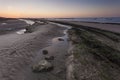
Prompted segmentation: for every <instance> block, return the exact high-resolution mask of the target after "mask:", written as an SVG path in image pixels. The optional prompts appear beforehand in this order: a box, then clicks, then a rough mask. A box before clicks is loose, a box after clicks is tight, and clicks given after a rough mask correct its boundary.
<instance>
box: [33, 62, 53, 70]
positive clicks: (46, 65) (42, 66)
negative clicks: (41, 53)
mask: <svg viewBox="0 0 120 80" xmlns="http://www.w3.org/2000/svg"><path fill="white" fill-rule="evenodd" d="M52 69H53V65H52V64H51V63H50V62H48V61H47V60H41V61H40V62H38V63H37V64H35V65H33V66H32V70H33V72H46V71H51V70H52Z"/></svg>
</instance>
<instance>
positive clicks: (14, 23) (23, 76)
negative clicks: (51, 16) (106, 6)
mask: <svg viewBox="0 0 120 80" xmlns="http://www.w3.org/2000/svg"><path fill="white" fill-rule="evenodd" d="M26 21H27V22H26ZM39 21H41V20H39V19H37V21H36V20H34V19H22V20H21V19H16V20H11V19H10V20H7V21H3V22H2V23H0V30H2V31H3V32H1V33H0V80H70V79H71V80H80V79H85V80H89V79H92V80H95V79H93V77H89V78H88V76H93V75H95V78H96V79H97V80H101V77H99V76H98V74H97V73H99V70H98V69H100V68H101V67H103V66H101V64H102V62H101V61H103V64H108V63H107V62H104V61H106V60H104V59H101V58H100V60H98V59H97V62H99V63H100V64H98V63H97V62H95V60H96V59H95V58H93V56H92V55H91V54H88V56H86V55H81V54H80V56H81V57H80V60H81V61H79V58H78V60H77V58H75V56H76V55H74V54H75V52H74V50H73V49H74V46H76V43H80V42H81V39H83V37H85V40H86V39H87V40H90V39H89V38H87V37H86V35H88V34H86V35H81V36H82V37H81V36H79V35H78V36H77V37H76V34H75V33H74V29H73V32H71V28H79V30H80V31H81V32H82V30H83V33H84V31H88V32H89V33H90V34H91V35H92V36H94V37H95V39H96V38H97V40H99V41H101V42H102V43H103V44H105V45H107V46H110V47H111V48H109V49H115V53H116V54H118V53H119V51H120V45H119V44H120V42H119V40H120V36H119V32H120V27H119V25H117V24H116V25H112V24H100V23H87V22H86V23H85V22H75V21H72V22H71V21H57V22H56V21H51V20H46V21H43V23H42V22H39ZM26 26H27V27H26ZM88 26H89V27H88ZM106 26H107V27H106ZM31 27H32V28H31ZM29 28H30V31H27V30H29ZM94 28H95V29H94ZM75 30H76V29H75ZM85 33H86V32H85ZM74 34H75V35H74ZM79 37H81V39H79ZM74 42H75V44H73V43H74ZM71 43H72V44H71ZM91 43H92V42H91ZM87 44H88V43H85V45H87ZM99 45H100V44H99ZM88 46H89V47H90V46H91V45H88ZM93 47H94V45H93ZM105 47H106V46H105ZM107 48H108V47H107ZM76 49H77V48H76ZM43 50H47V53H46V54H47V55H46V54H45V55H44V54H43ZM116 50H117V52H116ZM113 52H114V50H113ZM79 53H82V52H79ZM77 55H78V54H77ZM49 56H52V57H53V58H52V59H53V60H48V59H49ZM72 56H73V57H72ZM78 56H79V55H78ZM85 57H86V58H85ZM94 57H96V56H94ZM104 57H106V55H104ZM89 58H90V59H89ZM97 58H98V56H97ZM102 58H103V57H102ZM114 58H115V57H114ZM44 59H47V60H48V62H50V63H51V64H52V65H53V67H54V69H53V70H52V71H47V72H44V71H43V72H38V73H36V72H33V70H32V66H33V65H36V64H37V63H39V62H40V61H42V60H44ZM84 59H86V61H87V62H85V63H84V61H85V60H84ZM105 59H107V60H109V62H110V64H112V65H113V70H114V71H115V72H114V73H113V74H114V75H113V76H112V77H114V76H115V73H116V74H117V77H116V78H115V79H113V80H117V79H118V80H119V71H117V70H116V67H118V66H116V65H119V64H118V63H119V60H118V59H119V57H118V58H115V59H112V58H111V56H110V55H109V56H107V57H106V58H105ZM76 60H77V61H76ZM89 60H90V61H91V62H89ZM82 61H83V64H82ZM114 61H115V62H114ZM92 62H93V63H92ZM88 63H89V64H88ZM77 64H78V65H77ZM92 64H94V65H92ZM110 64H108V65H110ZM85 65H86V67H85ZM96 65H97V66H96ZM99 65H100V67H98V66H99ZM88 66H89V69H88ZM74 67H76V68H75V69H74ZM93 67H95V68H94V69H93ZM96 67H98V69H97V68H96ZM80 68H82V70H86V72H84V71H82V70H80ZM118 69H119V68H118ZM74 70H75V73H76V74H80V75H76V74H74V75H73V73H74ZM94 70H95V72H96V71H98V72H96V73H95V74H94ZM108 70H112V69H111V67H110V68H109V67H108ZM90 71H91V72H90ZM87 72H88V73H89V74H87ZM82 73H83V74H84V75H83V74H82ZM92 74H93V75H92ZM106 74H107V73H105V75H106ZM96 75H97V76H96ZM109 75H112V73H111V72H110V74H107V77H108V76H109ZM72 76H74V78H75V77H77V78H76V79H74V78H73V77H72ZM86 76H87V77H86ZM71 77H72V78H71ZM97 77H98V78H97Z"/></svg>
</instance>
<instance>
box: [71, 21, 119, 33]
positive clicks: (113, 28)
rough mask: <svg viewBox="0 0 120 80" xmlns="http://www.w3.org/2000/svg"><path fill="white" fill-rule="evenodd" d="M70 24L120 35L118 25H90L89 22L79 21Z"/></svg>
mask: <svg viewBox="0 0 120 80" xmlns="http://www.w3.org/2000/svg"><path fill="white" fill-rule="evenodd" d="M71 23H75V24H79V25H84V26H89V27H93V28H99V29H103V30H108V31H112V32H117V33H120V25H118V24H103V23H92V22H91V23H90V22H79V21H78V22H77V21H76V22H75V21H74V22H71Z"/></svg>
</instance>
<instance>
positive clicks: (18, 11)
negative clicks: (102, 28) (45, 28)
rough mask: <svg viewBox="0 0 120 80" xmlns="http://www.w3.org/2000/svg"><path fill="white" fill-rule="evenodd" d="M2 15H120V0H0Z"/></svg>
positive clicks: (0, 14) (51, 16)
mask: <svg viewBox="0 0 120 80" xmlns="http://www.w3.org/2000/svg"><path fill="white" fill-rule="evenodd" d="M0 16H1V17H35V18H73V17H74V18H75V17H77V18H78V17H120V0H0Z"/></svg>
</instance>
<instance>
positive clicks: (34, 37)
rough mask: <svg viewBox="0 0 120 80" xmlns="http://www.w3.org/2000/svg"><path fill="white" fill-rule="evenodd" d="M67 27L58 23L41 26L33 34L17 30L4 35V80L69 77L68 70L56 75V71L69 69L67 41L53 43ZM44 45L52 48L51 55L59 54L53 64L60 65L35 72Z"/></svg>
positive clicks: (0, 52)
mask: <svg viewBox="0 0 120 80" xmlns="http://www.w3.org/2000/svg"><path fill="white" fill-rule="evenodd" d="M65 29H66V28H64V27H60V26H57V25H54V24H45V25H39V26H38V29H37V30H36V31H34V32H32V33H26V34H21V35H20V34H17V33H16V31H13V32H11V33H9V34H5V35H1V36H0V80H48V79H49V80H56V79H57V80H65V75H64V74H65V71H63V74H62V75H61V74H56V71H58V72H59V70H64V69H63V68H65V65H64V64H65V53H67V48H68V47H67V43H64V41H63V42H60V43H59V42H58V43H56V42H54V43H56V44H54V45H52V44H53V43H52V39H54V38H56V37H61V36H64V33H63V32H64V30H65ZM49 46H50V47H49ZM44 48H46V49H48V51H49V55H54V56H55V60H54V62H53V63H54V65H55V66H56V68H55V69H54V70H53V71H52V72H48V73H40V74H36V73H33V72H32V69H31V66H32V64H34V63H36V62H37V61H39V60H40V59H42V58H44V56H43V55H42V53H41V50H42V49H44ZM61 64H63V65H61ZM59 65H61V67H59ZM59 68H60V69H59ZM51 73H52V74H51ZM46 75H47V76H48V77H46ZM61 78H62V79H61Z"/></svg>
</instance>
